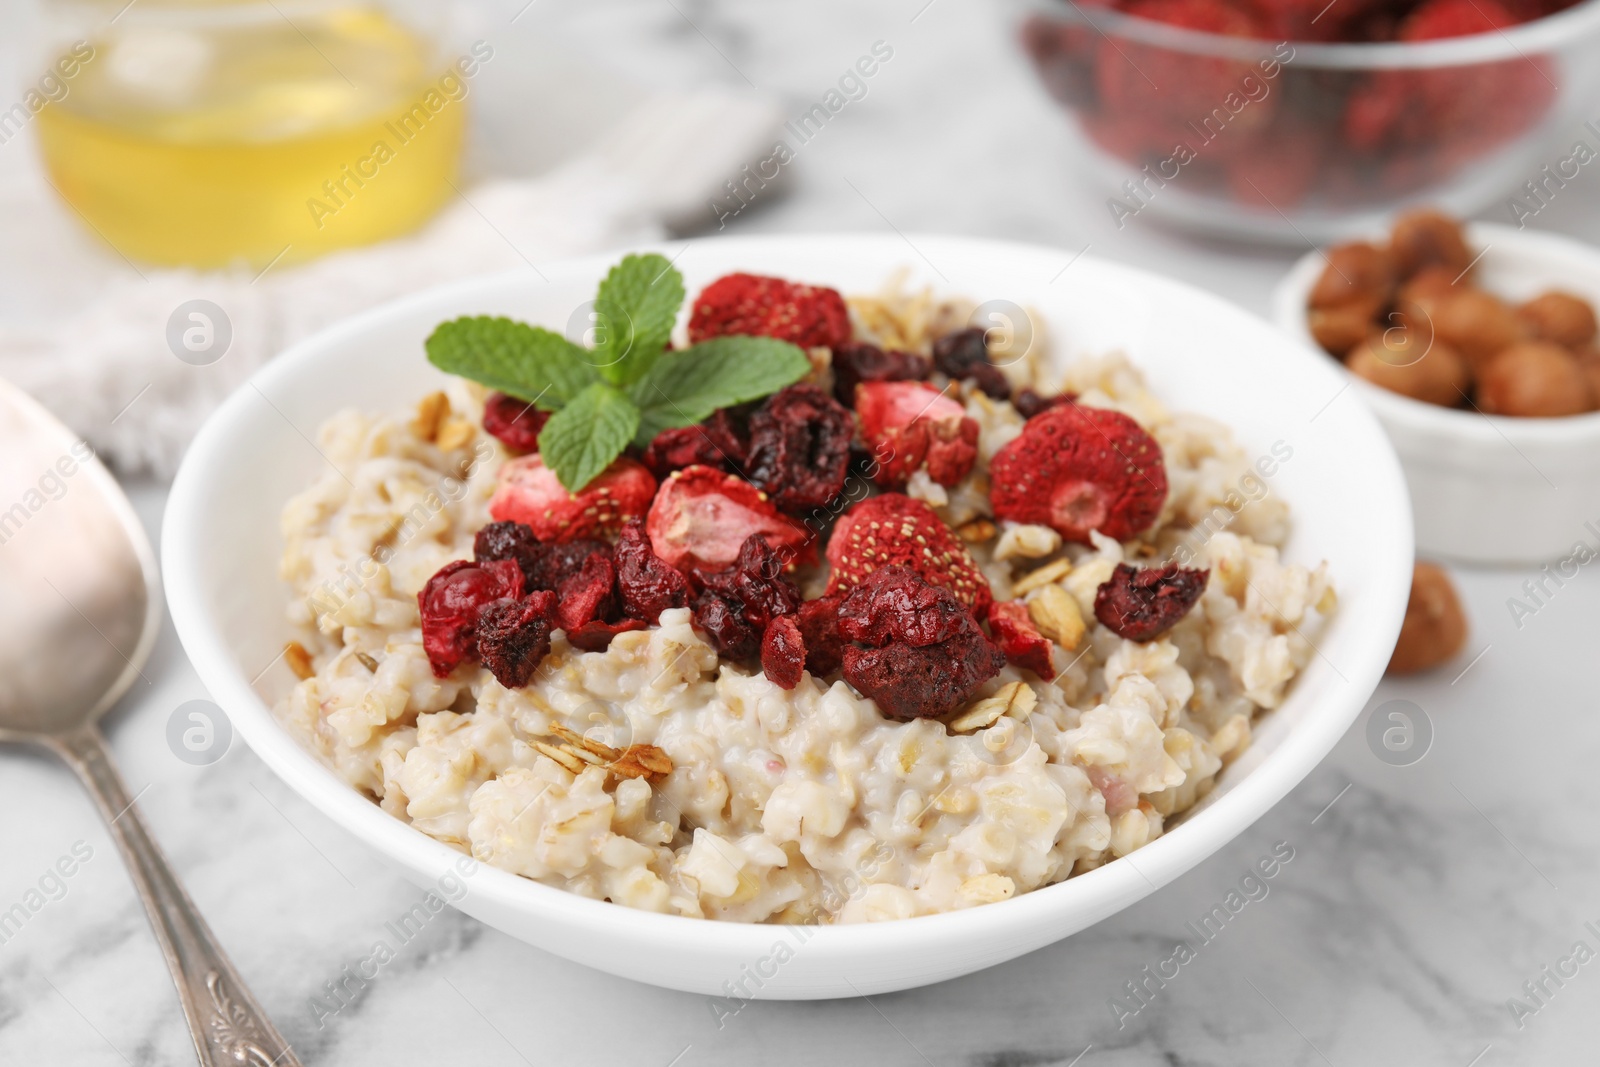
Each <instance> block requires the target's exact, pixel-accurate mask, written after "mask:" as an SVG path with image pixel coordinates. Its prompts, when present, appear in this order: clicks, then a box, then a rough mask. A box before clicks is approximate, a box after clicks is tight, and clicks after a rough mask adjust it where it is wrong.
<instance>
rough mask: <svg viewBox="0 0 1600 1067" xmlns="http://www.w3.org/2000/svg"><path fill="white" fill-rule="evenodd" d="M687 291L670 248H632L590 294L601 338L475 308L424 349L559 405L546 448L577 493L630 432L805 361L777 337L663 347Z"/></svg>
mask: <svg viewBox="0 0 1600 1067" xmlns="http://www.w3.org/2000/svg"><path fill="white" fill-rule="evenodd" d="M683 297H684V289H683V276H682V275H680V274H679V273H678V272H677V270H675V269H674V268H673V266H672V264H671V263H670V262H668V261H667V260H666V258H665V257H663V256H658V255H654V254H650V255H643V256H638V255H633V256H627V257H625V258H624V259H623V260H622V262H621V263H618V264H617V265H616V266H615V267H613V268H611V271H610V273H608V274H607V275H606V277H605V280H604V281H602V282H601V283H600V291H599V293H597V294H596V296H595V302H594V306H595V319H596V327H597V330H596V343H595V346H594V348H592V349H591V348H585V347H583V346H582V345H576V344H573V343H572V342H571V341H569V340H567V339H566V338H565V337H562V336H561V335H560V334H558V333H555V332H553V331H551V330H546V329H544V328H543V327H539V326H529V325H527V324H526V323H521V322H515V321H513V320H511V319H506V318H491V317H487V316H478V317H473V318H460V319H455V320H453V321H450V322H446V323H442V324H440V326H439V327H438V328H437V329H436V330H434V331H433V334H432V335H431V336H430V337H429V338H428V340H427V345H426V347H427V352H428V361H429V362H430V363H432V364H433V365H434V366H436V367H438V368H439V369H440V370H443V371H445V372H447V373H450V374H458V375H460V376H461V377H463V378H471V379H472V380H473V381H475V382H481V383H483V384H484V385H487V386H488V387H489V388H491V389H497V390H499V391H500V392H502V393H506V394H508V395H510V396H514V397H518V398H520V399H522V400H526V401H528V402H529V403H531V404H533V405H535V406H536V407H538V408H539V409H540V410H543V411H549V412H553V414H552V415H551V417H550V421H549V422H547V423H545V426H544V429H543V430H542V431H541V432H540V434H539V453H540V455H541V456H542V457H543V459H544V462H545V465H546V466H547V467H549V468H550V469H551V470H553V471H554V472H555V475H556V477H557V478H558V479H559V480H560V481H561V484H562V485H563V486H565V487H566V488H567V489H568V490H569V491H570V492H574V493H575V492H577V491H578V490H580V489H582V488H583V487H584V486H586V485H588V484H589V483H590V482H591V481H593V480H594V479H595V478H596V477H597V476H598V475H599V474H600V473H601V472H602V471H604V470H605V469H606V468H607V467H608V466H610V465H611V461H612V460H614V459H616V458H617V456H619V455H621V454H622V451H623V449H625V448H627V447H628V444H629V443H630V442H632V443H635V444H638V445H641V446H642V445H646V444H648V443H649V442H650V440H651V438H653V437H655V435H656V434H658V433H660V432H661V431H662V430H669V429H673V428H675V427H679V426H692V425H693V424H695V423H697V422H699V421H701V420H702V419H705V418H706V417H708V416H709V415H711V413H712V412H714V411H716V410H717V409H718V408H724V407H728V406H730V405H733V404H742V403H744V402H745V401H748V400H759V399H760V398H762V397H764V396H767V395H769V394H771V393H775V392H777V391H778V390H779V389H782V388H783V387H784V386H786V385H791V384H793V383H794V382H797V381H799V380H800V379H801V378H803V377H805V376H806V374H808V373H809V372H810V370H811V361H810V360H809V359H808V358H807V357H806V354H805V352H804V351H802V350H801V349H800V348H799V347H797V346H795V345H792V344H789V343H788V342H787V341H778V340H775V339H773V338H770V337H718V338H714V339H712V340H709V341H702V342H701V343H699V344H697V345H691V346H690V347H688V348H686V349H683V350H681V351H675V352H667V351H665V349H666V346H667V342H668V341H669V340H670V339H671V337H672V327H673V324H674V323H676V322H677V319H678V310H679V308H681V307H682V306H683Z"/></svg>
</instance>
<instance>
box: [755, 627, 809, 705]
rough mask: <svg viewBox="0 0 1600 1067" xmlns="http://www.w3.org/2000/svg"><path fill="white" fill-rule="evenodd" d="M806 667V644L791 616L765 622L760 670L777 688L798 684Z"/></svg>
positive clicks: (786, 687) (792, 686)
mask: <svg viewBox="0 0 1600 1067" xmlns="http://www.w3.org/2000/svg"><path fill="white" fill-rule="evenodd" d="M805 666H806V645H805V641H804V639H803V638H802V637H801V636H800V627H799V626H798V625H796V624H795V617H794V616H793V615H780V616H778V617H777V618H776V619H773V620H772V621H771V622H769V623H767V632H766V633H765V634H764V635H762V638H761V670H762V672H763V673H764V674H766V676H767V680H768V681H770V682H771V683H772V684H773V685H775V686H777V687H778V688H779V689H793V688H794V687H795V686H797V685H799V684H800V675H801V673H802V672H803V671H804V670H805Z"/></svg>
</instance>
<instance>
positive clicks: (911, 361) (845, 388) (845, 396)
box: [833, 342, 933, 407]
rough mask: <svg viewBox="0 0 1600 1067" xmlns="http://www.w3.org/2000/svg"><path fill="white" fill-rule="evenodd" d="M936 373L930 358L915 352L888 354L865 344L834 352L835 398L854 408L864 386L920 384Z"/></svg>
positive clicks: (848, 346)
mask: <svg viewBox="0 0 1600 1067" xmlns="http://www.w3.org/2000/svg"><path fill="white" fill-rule="evenodd" d="M932 370H933V366H932V364H930V363H929V362H928V357H926V356H919V355H917V354H916V353H915V352H900V351H896V350H895V349H888V350H885V349H882V348H879V347H878V346H877V345H869V344H867V343H865V342H851V343H850V344H844V345H839V346H838V347H837V348H835V349H834V350H833V395H834V397H835V398H837V399H838V401H839V403H841V404H843V405H844V406H845V407H851V406H853V405H854V404H855V402H856V386H858V385H860V384H861V383H862V382H909V381H920V380H922V379H924V378H926V377H927V376H928V374H929V373H930V372H931V371H932Z"/></svg>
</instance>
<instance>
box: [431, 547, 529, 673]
mask: <svg viewBox="0 0 1600 1067" xmlns="http://www.w3.org/2000/svg"><path fill="white" fill-rule="evenodd" d="M521 595H522V572H521V571H520V570H519V569H518V567H517V565H516V564H515V563H513V562H511V561H510V560H491V561H488V562H482V563H472V562H468V561H467V560H456V561H455V562H453V563H447V564H445V565H444V566H443V567H441V568H440V569H439V571H438V572H437V573H436V574H434V576H433V577H432V578H429V579H428V584H426V585H425V586H423V587H422V592H420V593H418V594H417V610H418V612H419V614H420V615H421V617H422V647H423V650H424V651H425V652H427V654H428V663H429V664H430V665H431V666H432V667H433V673H434V674H435V675H437V676H438V677H440V678H443V677H445V676H446V675H448V674H449V673H450V672H451V671H453V670H455V669H456V667H457V666H459V665H460V664H461V663H462V662H464V661H465V660H468V659H471V658H472V657H473V656H474V655H475V654H476V653H477V650H478V644H477V625H478V614H479V612H480V611H482V609H483V608H484V606H485V605H487V604H490V603H492V602H494V601H496V600H501V599H506V598H513V599H514V598H516V597H520V596H521Z"/></svg>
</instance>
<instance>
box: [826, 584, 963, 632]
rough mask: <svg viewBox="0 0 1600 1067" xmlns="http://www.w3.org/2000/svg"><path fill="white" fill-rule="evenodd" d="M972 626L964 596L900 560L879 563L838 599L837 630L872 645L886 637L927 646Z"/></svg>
mask: <svg viewBox="0 0 1600 1067" xmlns="http://www.w3.org/2000/svg"><path fill="white" fill-rule="evenodd" d="M971 626H972V612H971V611H970V610H968V608H967V605H966V602H965V601H963V600H961V598H960V597H957V596H955V595H954V593H953V591H952V590H950V589H948V588H946V587H945V586H940V585H932V584H930V583H928V582H926V581H924V580H923V579H922V576H921V575H919V574H918V573H917V572H916V571H914V570H912V569H911V568H910V567H905V566H901V565H899V564H894V565H891V566H888V567H879V568H878V569H877V570H875V571H873V572H872V573H871V574H869V575H867V576H866V577H865V578H863V579H862V580H861V581H859V582H857V583H856V584H855V586H853V587H852V588H851V590H850V592H849V593H848V594H847V595H846V596H845V598H844V600H843V601H842V602H841V603H840V604H839V635H840V636H841V637H843V638H845V639H846V640H848V641H856V642H859V643H861V644H864V645H871V646H872V647H874V648H878V647H881V646H883V645H886V644H888V643H889V642H890V641H900V642H903V643H904V644H908V645H910V646H911V647H912V648H927V647H928V646H929V645H936V644H938V643H939V642H940V641H948V640H949V639H950V638H952V637H954V636H956V635H957V634H959V633H961V632H962V631H963V630H967V629H970V628H971Z"/></svg>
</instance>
